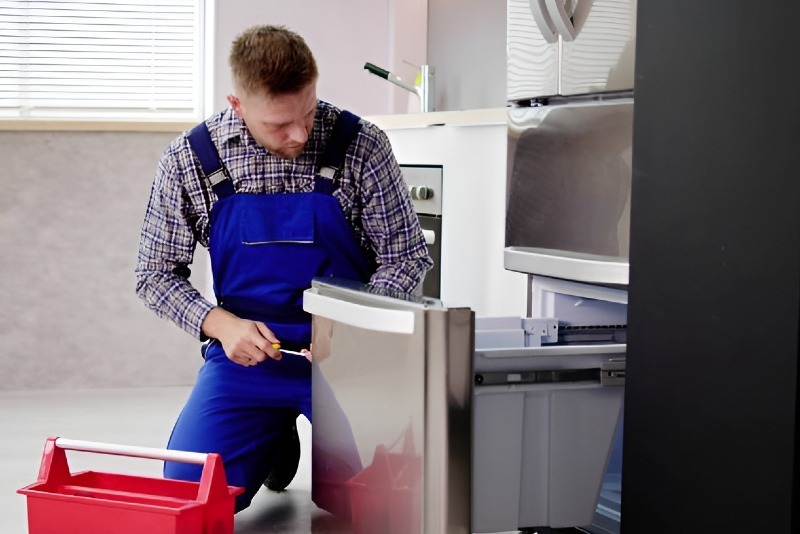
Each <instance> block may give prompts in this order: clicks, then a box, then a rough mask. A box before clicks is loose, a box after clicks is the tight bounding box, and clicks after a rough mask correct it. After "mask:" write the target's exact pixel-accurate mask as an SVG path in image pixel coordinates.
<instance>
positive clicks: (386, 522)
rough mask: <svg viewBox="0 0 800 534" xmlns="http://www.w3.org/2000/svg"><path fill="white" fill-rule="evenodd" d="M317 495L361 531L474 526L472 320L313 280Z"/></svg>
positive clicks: (423, 302)
mask: <svg viewBox="0 0 800 534" xmlns="http://www.w3.org/2000/svg"><path fill="white" fill-rule="evenodd" d="M303 306H304V308H305V310H306V311H308V312H309V313H311V314H312V321H313V323H312V324H313V335H312V350H313V353H314V357H313V360H314V361H313V367H312V369H313V374H312V388H313V389H312V391H313V397H312V410H313V414H314V421H313V425H312V477H313V486H312V494H313V497H314V501H315V502H316V503H317V505H318V506H320V507H322V508H324V509H327V510H328V511H330V512H332V513H334V514H335V515H337V516H339V517H340V518H346V519H348V520H349V521H350V523H351V525H352V527H353V531H354V532H387V533H398V534H399V533H403V534H413V533H420V532H429V533H438V532H463V533H465V534H466V533H468V532H469V531H470V530H469V480H470V473H469V469H470V464H469V460H470V435H469V421H470V413H471V412H470V407H471V380H472V343H473V336H474V333H473V328H474V318H473V314H472V311H471V310H469V309H447V308H444V307H443V306H442V305H441V302H440V301H438V300H434V299H427V298H421V299H420V300H415V299H413V298H409V300H404V299H403V298H393V297H390V296H386V295H381V294H375V293H370V292H367V291H366V290H364V289H363V288H361V289H359V288H354V287H347V286H343V285H336V284H334V283H330V282H328V281H327V280H326V281H325V282H322V281H318V280H317V281H314V282H313V286H312V288H311V289H309V290H307V291H306V292H305V294H304V303H303Z"/></svg>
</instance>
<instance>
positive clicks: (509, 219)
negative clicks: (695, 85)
mask: <svg viewBox="0 0 800 534" xmlns="http://www.w3.org/2000/svg"><path fill="white" fill-rule="evenodd" d="M507 7H508V26H507V29H508V33H507V45H508V46H507V49H508V62H507V93H508V104H507V109H508V160H507V204H506V206H507V211H506V236H505V243H506V248H505V251H504V264H505V267H506V268H507V269H509V270H512V271H518V272H522V273H525V274H527V275H528V282H529V284H528V285H529V287H528V315H529V316H531V317H534V318H535V317H549V316H553V317H557V318H558V324H557V326H558V328H559V335H560V336H561V338H562V340H563V339H566V338H569V339H571V340H572V342H571V343H570V346H571V347H572V348H573V349H574V350H575V351H577V352H580V351H581V350H587V351H589V352H592V351H591V350H590V348H591V347H592V346H594V347H595V352H596V353H601V352H603V351H611V352H613V356H614V358H611V359H613V360H616V361H624V359H625V352H626V351H625V340H626V337H625V333H626V328H627V287H628V257H629V242H630V198H631V196H630V189H631V174H632V173H631V157H632V140H633V133H632V128H633V107H634V104H633V102H634V98H633V97H634V95H633V87H634V52H635V43H636V0H530V1H528V0H508V4H507ZM582 335H585V336H586V337H583V338H581V336H582ZM582 340H583V341H582ZM562 348H565V349H567V350H568V347H562ZM561 361H562V362H563V361H564V360H561ZM476 362H477V360H476ZM603 363H604V364H605V363H609V359H607V360H605V361H604V362H603ZM564 365H566V364H564ZM622 369H623V370H621V371H620V373H619V374H618V376H619V377H620V378H621V379H623V380H624V378H623V377H624V365H623V367H622ZM622 389H623V388H619V389H618V390H617V391H616V392H615V393H614V395H613V397H614V399H615V402H617V403H618V405H617V406H619V408H618V410H619V412H618V415H619V417H617V416H607V417H608V418H607V423H605V425H606V426H605V427H603V428H598V429H597V430H596V431H595V430H593V431H592V432H594V435H595V436H596V437H597V442H596V449H595V450H598V451H601V450H602V452H603V454H604V455H605V456H603V460H604V464H602V465H601V468H602V470H603V476H602V477H600V478H599V479H598V478H597V477H595V478H592V479H591V481H590V482H588V484H589V486H591V487H589V488H585V492H586V493H587V499H588V498H589V497H588V496H590V495H591V494H592V493H595V494H596V502H595V503H593V507H594V513H593V514H588V513H586V506H582V509H583V512H581V513H577V508H576V510H575V513H574V514H571V513H565V512H564V513H562V512H563V511H562V510H561V509H558V508H557V509H555V510H553V509H552V503H553V501H554V500H555V499H557V497H558V491H557V488H556V489H554V488H552V487H551V488H550V490H549V492H548V494H547V495H548V499H549V500H546V499H544V498H541V499H540V501H541V507H544V508H547V507H548V506H549V507H550V508H551V510H550V512H549V513H543V514H541V515H540V516H539V517H537V518H533V519H530V520H532V521H533V520H538V521H539V523H540V524H541V521H547V523H546V524H544V525H541V526H575V527H585V528H586V529H587V530H589V531H591V532H602V533H607V532H611V533H614V532H618V531H619V525H620V509H621V505H620V499H621V447H622V443H621V426H622V424H621V411H622V410H621V403H622V396H623V395H622V392H621V390H622ZM600 395H601V394H600V393H594V397H593V400H592V399H587V400H585V401H584V406H585V407H587V408H589V407H592V406H595V405H596V403H597V402H598V401H599V399H600V398H601V397H600ZM602 395H605V396H607V393H603V394H602ZM478 398H479V397H477V396H476V402H475V403H474V409H475V410H478V409H479V403H478V402H477V399H478ZM614 409H617V408H615V405H614V404H613V403H610V404H609V407H608V410H611V411H613V410H614ZM571 410H572V411H573V413H574V414H575V416H579V414H580V413H581V410H582V408H581V407H580V405H579V404H575V406H573V407H572V408H571ZM607 413H610V412H607ZM609 424H610V425H611V428H608V425H609ZM587 439H591V438H587ZM551 446H552V441H551ZM598 454H599V453H598ZM575 457H576V459H577V458H578V457H579V456H578V455H577V452H576V456H575ZM551 463H552V462H551ZM548 475H552V472H551V473H548ZM533 478H534V477H532V479H533ZM587 480H589V479H587ZM475 482H476V481H475V477H473V483H475ZM478 482H479V481H478ZM532 484H533V482H530V481H529V482H528V483H527V486H526V484H525V483H522V484H521V486H520V490H519V495H520V498H521V499H523V497H524V496H525V495H526V493H525V492H526V491H527V490H526V487H528V486H531V485H532ZM573 491H576V490H573ZM512 497H513V496H512ZM523 507H524V505H523V504H520V510H522V509H523ZM576 507H577V505H576ZM570 511H571V510H569V509H567V512H570ZM524 515H525V514H523V513H522V511H520V519H519V521H520V522H521V523H524V521H525V520H526V518H525V517H523V516H524ZM528 515H530V514H528ZM576 521H580V522H582V523H583V524H575V522H576ZM564 522H567V523H570V524H569V525H566V524H564ZM517 526H518V527H521V528H524V527H528V526H533V527H535V526H540V525H537V524H533V525H527V524H519V525H517Z"/></svg>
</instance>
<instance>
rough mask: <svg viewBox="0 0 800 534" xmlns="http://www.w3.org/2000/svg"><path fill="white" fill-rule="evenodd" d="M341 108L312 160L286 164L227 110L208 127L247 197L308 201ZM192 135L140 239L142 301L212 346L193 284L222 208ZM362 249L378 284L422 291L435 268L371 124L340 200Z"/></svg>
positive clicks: (166, 166) (319, 117)
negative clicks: (192, 269) (212, 220)
mask: <svg viewBox="0 0 800 534" xmlns="http://www.w3.org/2000/svg"><path fill="white" fill-rule="evenodd" d="M339 111H340V110H339V109H337V108H335V107H334V106H332V105H330V104H328V103H326V102H323V101H320V102H319V104H318V106H317V113H316V116H315V118H314V126H313V128H312V130H311V133H310V135H309V138H308V143H307V144H306V147H305V149H304V151H303V153H302V154H301V155H300V156H298V157H297V158H296V159H294V160H284V159H281V158H279V157H278V156H276V155H274V154H271V153H270V152H269V151H268V150H266V149H265V148H263V147H262V146H261V145H259V144H258V143H256V141H255V140H254V139H253V137H252V136H251V135H250V133H249V132H248V131H247V128H246V127H245V125H244V122H243V121H242V120H241V119H240V118H239V117H238V116H237V115H236V114H235V113H234V112H233V110H232V109H230V108H229V109H227V110H225V111H223V112H221V113H219V114H218V115H216V116H214V117H212V118H210V119H208V120H207V121H206V124H207V125H208V129H209V132H210V133H211V139H212V140H213V142H214V144H215V145H216V147H217V150H218V152H219V155H220V157H221V158H222V160H223V161H224V163H225V167H226V168H227V170H228V173H229V175H230V176H231V178H232V180H233V184H234V187H235V189H236V191H238V192H241V193H264V194H275V193H301V192H310V191H313V189H314V177H315V175H316V173H317V170H318V165H319V164H318V160H319V159H320V158H321V156H322V152H323V150H324V148H325V145H326V142H327V140H328V138H329V137H330V135H331V131H332V129H333V124H334V122H335V121H336V118H337V117H338V115H339ZM187 133H188V132H184V133H183V134H182V135H180V136H179V137H178V138H177V139H175V140H174V141H173V142H172V143H171V144H170V145H169V146H168V147H167V149H166V150H165V152H164V154H163V156H162V157H161V161H160V162H159V165H158V169H157V171H156V175H155V178H154V180H153V186H152V189H151V192H150V201H149V203H148V206H147V212H146V214H145V218H144V224H143V226H142V233H141V238H140V241H139V258H138V262H137V266H136V279H137V284H136V293H137V294H138V295H139V297H140V298H141V299H142V300H143V301H144V302H145V304H146V305H147V306H148V307H149V308H151V309H153V310H154V311H155V312H156V313H157V314H158V315H159V316H161V317H167V318H169V319H171V320H172V321H174V322H175V323H176V324H177V325H178V326H180V327H181V328H183V329H184V330H186V331H187V332H189V333H190V334H192V335H193V336H195V337H196V338H203V336H202V334H201V329H200V327H201V325H202V323H203V320H204V319H205V317H206V315H207V314H208V312H209V311H210V310H211V309H212V308H213V307H214V305H213V304H212V303H210V302H209V301H207V300H206V299H205V298H203V297H202V295H201V294H200V293H199V292H198V291H197V290H196V289H195V288H194V287H193V286H192V285H191V283H190V282H189V281H188V279H187V275H188V272H189V270H188V268H187V266H188V265H189V264H191V263H192V259H193V256H194V251H195V247H196V245H197V243H200V244H201V245H202V246H204V247H208V239H209V213H210V211H211V208H212V206H213V204H214V201H215V200H216V195H215V194H214V192H213V191H212V190H211V187H210V186H209V184H208V182H207V180H206V179H205V178H201V177H200V176H202V174H201V173H200V172H199V163H198V162H197V160H196V158H195V157H194V155H193V152H192V151H191V148H190V147H189V142H188V140H187ZM334 196H335V198H336V199H337V200H338V201H339V204H340V205H341V207H342V210H343V212H344V215H345V218H346V219H347V220H348V221H349V222H350V226H351V227H352V228H353V231H354V233H355V236H356V239H357V241H358V242H359V243H360V245H361V247H362V249H364V250H365V252H366V253H367V254H370V255H371V256H374V257H375V259H376V263H377V266H378V269H377V272H375V274H374V275H373V276H372V278H371V280H370V285H372V286H374V287H380V288H386V289H391V290H395V291H402V292H410V291H413V290H414V289H415V288H416V287H417V286H418V285H419V283H420V281H421V280H422V278H423V276H424V274H425V271H426V270H427V269H429V268H430V267H431V266H432V265H433V262H432V260H431V259H430V257H429V256H428V249H427V246H426V245H425V240H424V237H423V235H422V231H421V229H420V226H419V221H418V219H417V217H416V215H415V213H414V209H413V205H412V203H411V199H410V197H409V195H408V192H407V189H406V187H405V185H404V183H403V180H402V175H401V172H400V168H399V167H398V165H397V161H396V160H395V157H394V154H393V152H392V148H391V145H390V144H389V139H388V138H387V136H386V134H385V133H384V132H383V131H381V130H380V129H379V128H378V127H376V126H375V125H373V124H370V123H368V122H365V121H362V128H361V132H360V133H359V134H358V137H357V138H356V140H355V142H354V143H353V144H352V145H351V146H350V148H349V149H348V152H347V157H346V159H345V169H344V172H343V174H342V178H341V182H340V186H339V188H338V190H336V192H335V193H334Z"/></svg>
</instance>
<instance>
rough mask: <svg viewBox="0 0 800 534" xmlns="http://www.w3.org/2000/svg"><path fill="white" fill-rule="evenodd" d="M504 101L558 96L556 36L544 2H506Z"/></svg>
mask: <svg viewBox="0 0 800 534" xmlns="http://www.w3.org/2000/svg"><path fill="white" fill-rule="evenodd" d="M507 7H508V10H507V15H508V21H507V32H508V33H507V43H506V44H507V47H508V48H507V54H508V55H507V63H506V69H507V79H506V84H507V85H506V91H507V98H508V100H509V101H511V102H515V101H518V100H530V99H531V98H536V97H546V96H552V95H557V94H558V90H559V87H558V84H559V80H558V76H559V73H558V54H559V42H558V41H559V40H558V33H557V30H556V29H555V27H554V26H553V21H552V19H551V18H550V16H549V14H548V11H547V7H546V6H545V0H508V6H507Z"/></svg>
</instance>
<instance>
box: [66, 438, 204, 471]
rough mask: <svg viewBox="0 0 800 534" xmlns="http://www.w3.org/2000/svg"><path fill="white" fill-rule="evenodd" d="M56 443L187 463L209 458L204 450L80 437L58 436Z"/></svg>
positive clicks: (68, 448)
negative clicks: (92, 439) (166, 447)
mask: <svg viewBox="0 0 800 534" xmlns="http://www.w3.org/2000/svg"><path fill="white" fill-rule="evenodd" d="M55 444H56V447H59V448H61V449H66V450H70V451H82V452H99V453H102V454H114V455H117V456H133V457H135V458H151V459H153V460H165V461H170V462H181V463H186V464H200V465H203V464H204V463H206V458H208V454H206V453H202V452H189V451H172V450H167V449H156V448H153V447H137V446H133V445H118V444H115V443H99V442H96V441H82V440H78V439H67V438H56V441H55Z"/></svg>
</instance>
